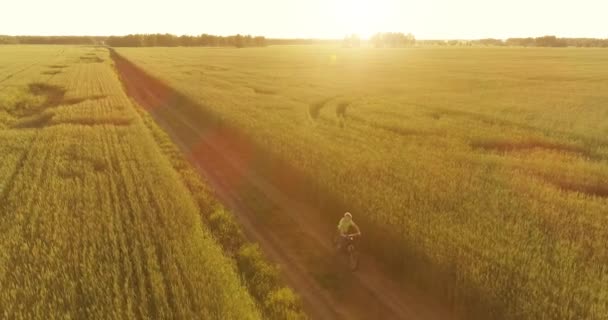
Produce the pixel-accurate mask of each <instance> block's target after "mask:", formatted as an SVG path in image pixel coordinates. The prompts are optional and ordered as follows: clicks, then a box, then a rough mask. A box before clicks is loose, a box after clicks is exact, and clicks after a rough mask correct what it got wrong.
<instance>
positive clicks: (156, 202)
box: [0, 46, 260, 319]
mask: <svg viewBox="0 0 608 320" xmlns="http://www.w3.org/2000/svg"><path fill="white" fill-rule="evenodd" d="M0 52H1V53H0V65H1V66H2V68H0V79H3V78H6V76H7V75H12V76H11V77H8V78H7V80H5V81H3V82H2V83H0V86H2V91H1V93H0V152H1V154H2V160H1V162H0V230H1V231H2V237H0V288H2V290H1V291H0V317H3V318H10V319H47V318H91V319H101V318H157V319H158V318H165V319H166V318H200V319H258V318H260V311H259V307H258V305H257V304H256V302H254V299H252V297H251V295H250V294H249V293H248V291H247V290H246V288H245V286H244V285H243V284H242V282H241V280H240V277H239V275H238V273H237V271H236V269H235V267H234V263H233V262H232V261H231V260H230V259H229V258H228V257H227V256H225V255H224V251H223V250H222V248H221V247H220V245H219V244H218V243H217V242H216V240H215V239H214V236H213V235H212V234H211V232H210V231H209V229H208V228H207V227H206V226H204V225H203V223H202V220H201V216H200V211H199V210H200V208H199V205H198V204H197V203H196V202H195V200H194V198H193V196H192V193H191V192H190V190H188V188H187V186H186V185H185V184H184V183H183V179H182V177H181V176H180V174H178V172H177V171H175V170H174V169H173V165H172V163H171V162H170V160H169V159H168V158H167V156H166V155H165V154H163V151H162V150H161V149H160V148H159V146H158V144H157V142H156V141H155V139H154V137H153V136H152V134H151V133H150V131H149V129H148V128H147V126H146V125H145V124H144V122H143V121H142V119H141V117H140V116H139V114H138V113H137V112H136V111H135V109H134V108H133V106H132V104H131V101H130V100H129V99H128V98H127V96H126V95H125V93H124V92H123V90H122V87H121V84H120V82H119V80H118V78H117V77H116V75H115V73H114V71H113V69H112V66H111V64H110V61H109V57H108V53H107V50H106V49H103V48H87V47H44V48H43V47H37V46H22V47H0ZM24 57H26V58H24ZM11 59H12V60H11ZM25 60H29V61H30V64H29V65H31V66H30V67H28V68H27V69H26V70H25V71H22V72H16V71H19V70H23V68H24V65H28V63H26V62H24V61H25ZM34 61H37V63H36V64H34V65H32V62H34ZM49 71H53V72H49Z"/></svg>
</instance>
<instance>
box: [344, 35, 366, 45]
mask: <svg viewBox="0 0 608 320" xmlns="http://www.w3.org/2000/svg"><path fill="white" fill-rule="evenodd" d="M360 46H361V38H359V36H358V35H356V34H351V35H349V36H346V37H344V40H343V41H342V47H345V48H356V47H360Z"/></svg>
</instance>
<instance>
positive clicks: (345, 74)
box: [5, 46, 608, 319]
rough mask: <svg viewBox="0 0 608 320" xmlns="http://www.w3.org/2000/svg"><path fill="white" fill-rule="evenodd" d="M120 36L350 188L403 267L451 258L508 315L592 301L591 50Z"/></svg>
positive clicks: (132, 55)
mask: <svg viewBox="0 0 608 320" xmlns="http://www.w3.org/2000/svg"><path fill="white" fill-rule="evenodd" d="M117 52H118V53H119V54H120V55H122V56H124V57H125V58H126V59H129V60H130V61H132V62H134V63H135V64H136V65H138V66H139V67H141V68H142V69H143V70H145V71H147V72H148V73H149V74H151V75H152V76H154V77H156V78H158V79H160V80H162V81H163V82H165V83H166V84H168V85H169V86H171V87H173V88H175V89H176V90H178V91H179V92H181V93H183V94H185V95H186V96H188V97H190V98H191V99H193V100H195V101H197V103H199V104H200V106H201V108H204V109H205V110H204V112H206V113H208V112H212V113H214V114H216V115H218V116H219V117H220V118H221V119H222V120H223V121H226V122H227V123H230V124H231V125H233V126H234V127H236V128H239V129H240V130H242V131H243V132H245V133H246V134H247V135H248V136H250V137H252V139H254V140H255V142H256V143H258V144H259V145H261V146H262V147H264V148H266V149H267V150H271V151H272V152H273V153H276V154H277V155H278V156H279V157H281V158H282V159H285V160H286V161H287V162H288V163H290V164H291V165H293V166H294V167H295V168H297V169H298V170H301V171H302V172H304V173H305V174H306V175H307V176H308V177H311V179H312V181H313V184H314V185H316V186H317V187H318V188H319V190H324V191H321V192H327V193H331V195H332V196H333V197H335V198H337V199H339V200H340V201H342V202H343V203H346V204H348V205H349V206H350V208H351V211H352V212H353V213H354V214H355V216H356V219H357V220H358V221H361V223H360V224H361V225H362V228H363V231H364V232H368V234H370V237H371V238H373V237H374V235H375V234H387V235H389V236H390V239H392V240H393V241H390V242H382V243H381V242H378V244H377V247H376V250H377V251H383V252H390V254H388V259H389V261H388V262H389V264H396V265H398V266H399V267H400V268H403V270H407V272H404V273H406V274H405V275H403V277H404V279H405V280H404V281H408V280H411V279H413V278H416V276H417V274H419V273H422V271H420V270H417V269H416V267H415V266H412V265H413V264H415V263H414V262H413V260H412V259H411V258H412V257H416V258H417V259H422V260H425V261H427V262H428V263H427V264H425V265H432V266H434V267H435V268H436V270H449V273H450V274H451V276H450V277H449V286H448V287H449V290H450V293H449V294H450V295H452V296H453V297H455V298H454V299H460V298H459V297H464V298H463V299H466V298H467V296H473V298H472V299H476V298H477V297H483V300H484V301H485V302H486V303H489V304H491V305H493V306H497V307H496V309H495V310H500V313H501V314H500V316H501V317H504V318H509V319H605V318H606V315H607V314H608V302H607V301H608V286H607V285H606V283H607V281H608V269H607V268H606V262H607V261H608V260H607V259H608V250H607V249H606V243H608V229H607V228H606V225H607V223H608V214H607V213H608V140H607V139H606V135H607V134H608V120H607V119H608V109H607V108H606V106H607V104H608V55H606V51H605V50H602V49H576V48H559V49H552V48H492V47H487V48H475V47H472V48H442V47H435V48H430V47H429V48H424V47H420V48H406V49H373V48H354V49H347V48H340V47H337V46H271V47H268V48H246V49H231V48H230V49H228V48H226V49H215V48H214V49H202V48H145V49H142V48H120V49H117ZM108 117H109V116H108ZM122 117H124V116H123V115H122V114H121V115H117V114H114V115H112V121H118V119H123V118H122ZM53 119H55V118H53ZM58 119H59V118H58ZM53 121H54V120H53ZM121 121H124V120H121ZM10 132H11V134H14V135H17V134H18V133H17V131H10ZM20 139H23V140H24V141H32V139H34V136H32V135H23V137H20ZM11 150H15V151H14V153H15V155H14V157H15V159H18V158H19V150H20V149H19V148H18V147H14V149H11ZM6 166H8V170H5V171H11V168H12V167H14V166H15V165H5V167H6ZM17 180H18V179H17ZM335 217H336V216H335V215H334V216H331V215H328V217H327V222H328V223H334V222H335ZM384 256H385V257H386V256H387V254H385V255H384ZM417 272H418V273H417ZM469 298H470V297H469Z"/></svg>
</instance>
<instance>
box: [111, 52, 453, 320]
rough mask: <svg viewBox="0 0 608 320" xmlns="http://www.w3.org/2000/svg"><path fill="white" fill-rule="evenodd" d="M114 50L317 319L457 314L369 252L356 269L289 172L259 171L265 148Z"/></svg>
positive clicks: (136, 93) (125, 74) (126, 75)
mask: <svg viewBox="0 0 608 320" xmlns="http://www.w3.org/2000/svg"><path fill="white" fill-rule="evenodd" d="M113 56H114V59H115V63H116V67H117V70H118V72H119V75H120V77H121V78H122V80H123V83H124V85H125V87H126V89H127V92H128V93H129V94H130V95H131V96H132V98H133V99H134V100H135V101H137V102H138V103H139V104H140V105H141V106H143V107H144V108H146V109H147V110H148V111H149V112H150V113H151V114H152V115H153V117H154V118H155V120H156V121H157V122H158V124H159V125H160V126H161V127H162V128H163V129H164V130H165V131H166V132H168V133H169V134H170V135H171V137H172V139H173V141H174V142H175V143H176V144H177V145H179V147H180V148H181V150H182V151H183V152H184V153H185V154H186V156H187V157H188V159H189V160H190V161H191V163H192V164H193V165H194V166H195V167H196V168H197V169H198V170H199V172H200V173H201V174H202V175H203V176H204V177H205V179H206V180H207V181H208V182H210V183H211V185H212V186H213V188H214V190H215V191H216V193H217V195H218V197H219V199H220V200H221V201H222V202H223V204H224V205H225V206H227V207H228V208H230V209H231V210H232V212H234V213H235V215H236V216H237V219H238V221H239V222H240V223H241V225H242V227H243V229H244V231H245V232H246V234H247V236H248V237H249V238H250V239H251V240H253V241H255V242H257V243H259V244H260V246H261V248H262V249H263V251H264V253H265V254H266V255H267V256H268V257H269V259H270V260H271V261H273V262H274V263H276V264H278V265H279V266H280V268H281V270H282V274H283V277H284V279H285V280H286V282H287V283H288V284H289V285H290V286H291V287H292V288H294V290H296V291H297V293H298V294H299V295H300V296H301V298H302V302H303V305H304V308H305V311H306V312H307V314H308V315H309V316H310V317H311V318H312V319H453V318H454V316H452V315H451V314H450V312H448V310H446V308H445V307H444V306H441V305H438V304H436V303H434V302H433V301H429V300H428V299H424V298H422V297H421V295H420V294H419V293H418V292H416V291H415V290H414V289H412V288H405V287H404V286H403V285H397V284H396V283H395V282H394V281H393V279H391V278H390V277H389V276H388V275H387V273H386V272H384V271H383V269H382V266H381V265H380V264H378V263H376V262H375V261H374V259H372V258H371V257H369V256H367V255H365V254H362V255H361V260H362V264H361V267H360V269H359V270H358V271H357V272H355V273H351V272H349V271H347V270H348V269H347V267H346V266H345V265H344V262H343V260H341V259H339V258H338V257H336V256H335V255H334V253H333V251H332V248H331V243H330V235H331V233H332V231H333V228H334V226H333V225H327V223H326V222H325V221H324V219H322V216H321V215H322V214H325V213H323V212H320V211H319V210H318V209H317V208H316V207H315V206H314V205H311V204H310V203H307V202H304V201H301V200H299V199H297V198H296V197H293V196H292V194H291V193H290V192H286V191H285V190H286V189H285V188H291V189H293V188H294V187H293V186H287V184H289V181H286V179H282V178H281V176H282V175H283V176H284V173H282V172H275V173H269V172H272V170H259V169H258V168H260V167H263V165H264V164H261V163H259V162H260V160H259V159H260V158H259V157H258V156H257V155H258V153H259V152H260V150H259V148H257V147H256V146H254V145H252V144H251V143H249V142H248V139H247V138H243V136H242V135H241V134H240V133H237V132H234V130H233V129H227V128H224V127H222V126H212V125H209V124H208V123H205V122H209V121H206V120H201V117H204V116H205V112H203V111H202V110H204V109H203V107H202V106H199V105H197V104H196V103H195V102H193V101H191V100H189V99H188V98H186V97H184V96H182V95H181V94H179V93H177V92H176V91H174V90H173V89H171V88H169V87H168V86H166V85H164V84H163V83H161V82H159V81H158V80H156V79H154V78H152V77H150V76H148V75H146V74H145V73H143V72H142V71H141V70H139V69H138V68H137V67H135V66H134V65H132V64H131V63H130V62H128V61H126V60H123V59H122V58H120V57H119V56H117V55H113ZM197 112H199V113H201V114H196V115H195V113H197ZM277 181H283V184H282V183H278V182H277ZM284 187H285V188H284ZM296 188H297V186H296ZM336 222H337V221H336ZM363 232H365V230H363Z"/></svg>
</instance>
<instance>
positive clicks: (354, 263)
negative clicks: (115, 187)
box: [348, 244, 359, 271]
mask: <svg viewBox="0 0 608 320" xmlns="http://www.w3.org/2000/svg"><path fill="white" fill-rule="evenodd" d="M348 267H349V268H350V271H355V270H357V268H359V253H358V252H357V249H356V248H355V246H354V245H352V244H351V245H349V246H348Z"/></svg>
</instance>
